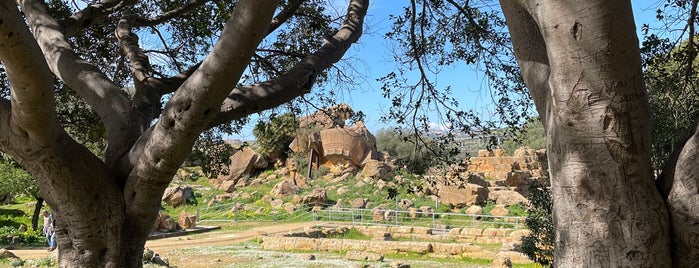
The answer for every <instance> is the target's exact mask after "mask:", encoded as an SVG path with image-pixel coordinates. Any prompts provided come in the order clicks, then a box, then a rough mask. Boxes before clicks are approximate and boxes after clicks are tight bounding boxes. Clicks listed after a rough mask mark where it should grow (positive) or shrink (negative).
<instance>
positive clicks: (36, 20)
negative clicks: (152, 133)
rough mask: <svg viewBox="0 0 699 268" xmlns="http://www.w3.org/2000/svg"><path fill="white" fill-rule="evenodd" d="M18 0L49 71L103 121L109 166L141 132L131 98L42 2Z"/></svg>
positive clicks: (126, 149) (106, 158)
mask: <svg viewBox="0 0 699 268" xmlns="http://www.w3.org/2000/svg"><path fill="white" fill-rule="evenodd" d="M20 2H21V6H22V10H23V11H24V14H25V16H26V18H27V20H28V21H29V24H30V25H31V26H32V29H33V32H34V37H35V38H36V40H37V41H38V43H39V47H41V50H42V51H43V52H44V58H45V59H46V62H47V63H48V66H49V68H50V69H51V71H53V73H54V74H55V75H56V76H58V78H60V79H61V80H62V81H63V82H65V84H66V85H67V86H68V87H70V88H71V89H73V90H75V91H76V92H77V93H78V94H79V95H80V96H81V97H82V98H83V99H84V100H85V101H86V102H87V103H88V104H90V106H92V108H93V109H95V112H96V113H97V115H98V116H99V117H100V119H101V121H102V123H103V124H104V126H105V129H106V131H107V141H108V144H109V146H108V147H107V149H106V151H105V161H106V162H107V164H108V165H109V166H110V167H112V166H113V165H114V164H115V163H116V161H117V159H119V158H121V156H123V155H124V154H125V153H126V152H128V150H129V148H130V147H131V145H132V144H133V143H134V142H135V141H136V139H137V137H138V136H139V135H140V128H138V124H133V122H138V121H140V120H141V119H140V118H139V117H138V115H137V114H136V113H134V112H132V109H131V104H130V101H129V99H128V98H127V97H126V96H125V95H124V94H122V92H121V90H120V88H119V87H117V86H116V85H115V84H114V83H113V82H112V81H111V80H109V78H107V76H106V75H105V74H104V73H102V72H101V71H100V70H99V68H97V67H95V66H94V65H92V64H90V63H88V62H86V61H84V60H82V59H80V57H79V56H78V55H77V54H76V53H75V52H74V51H73V49H72V47H71V45H70V43H69V42H68V40H67V38H66V36H65V35H64V34H63V33H62V32H61V31H60V27H59V25H58V23H57V22H56V20H55V19H53V18H52V17H50V16H49V15H48V13H47V7H46V4H45V3H43V2H40V1H38V0H21V1H20Z"/></svg>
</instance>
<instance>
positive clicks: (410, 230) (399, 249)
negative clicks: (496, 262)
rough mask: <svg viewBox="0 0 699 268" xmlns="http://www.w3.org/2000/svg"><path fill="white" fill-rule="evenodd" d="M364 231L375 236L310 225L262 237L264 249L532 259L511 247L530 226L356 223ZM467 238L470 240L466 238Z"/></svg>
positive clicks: (526, 260) (520, 261)
mask: <svg viewBox="0 0 699 268" xmlns="http://www.w3.org/2000/svg"><path fill="white" fill-rule="evenodd" d="M351 228H354V229H356V230H358V231H359V232H361V233H364V234H366V235H370V236H372V237H374V239H372V240H355V239H329V238H323V237H324V235H328V234H335V233H341V232H344V231H347V230H348V229H349V227H340V228H335V229H307V230H304V231H300V232H289V233H285V234H278V235H276V236H272V237H262V241H263V242H262V249H264V250H301V251H361V252H373V253H380V254H396V253H407V252H414V253H420V254H426V255H429V256H431V257H446V258H459V257H470V258H491V259H492V258H494V257H495V256H496V255H497V254H507V255H508V258H510V259H511V261H512V262H513V263H531V261H529V260H528V259H527V258H526V256H524V254H522V253H519V252H515V251H511V249H509V248H510V247H511V245H512V244H518V243H520V241H521V237H522V236H524V235H526V234H527V232H528V230H514V229H497V228H492V229H478V228H455V229H451V230H450V232H449V233H448V234H444V235H433V234H432V232H431V229H430V228H423V227H409V226H399V227H393V226H354V227H351ZM391 237H395V238H398V237H407V238H411V240H423V241H425V240H427V241H457V242H456V243H454V242H418V241H387V240H386V239H391ZM464 241H468V242H464ZM472 243H482V244H497V243H503V249H504V248H508V249H507V250H502V249H501V250H495V251H493V250H487V249H484V248H483V247H482V246H478V245H474V244H472Z"/></svg>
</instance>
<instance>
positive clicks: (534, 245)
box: [522, 184, 556, 266]
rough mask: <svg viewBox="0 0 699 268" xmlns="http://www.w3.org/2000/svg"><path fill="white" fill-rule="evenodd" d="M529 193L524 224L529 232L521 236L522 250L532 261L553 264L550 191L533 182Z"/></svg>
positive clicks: (553, 235)
mask: <svg viewBox="0 0 699 268" xmlns="http://www.w3.org/2000/svg"><path fill="white" fill-rule="evenodd" d="M529 193H530V194H529V202H531V207H530V208H529V209H528V210H527V212H528V213H529V215H528V216H527V219H526V221H525V223H524V224H525V225H526V226H527V228H528V229H529V230H530V231H531V233H530V234H529V235H528V236H525V237H523V238H522V252H523V253H524V254H526V255H527V257H529V259H531V260H532V261H534V262H536V263H539V264H541V265H544V266H550V265H553V249H554V239H555V236H556V233H555V229H554V227H553V219H552V214H551V210H552V208H553V200H552V199H551V192H550V191H549V190H548V189H547V188H546V187H543V186H542V185H536V184H533V185H532V186H531V187H530V188H529Z"/></svg>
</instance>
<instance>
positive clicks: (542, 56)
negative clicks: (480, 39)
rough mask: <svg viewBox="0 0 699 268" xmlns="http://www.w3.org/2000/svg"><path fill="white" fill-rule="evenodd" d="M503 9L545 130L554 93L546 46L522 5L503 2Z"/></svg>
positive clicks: (526, 82) (519, 61) (516, 55)
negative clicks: (550, 100)
mask: <svg viewBox="0 0 699 268" xmlns="http://www.w3.org/2000/svg"><path fill="white" fill-rule="evenodd" d="M500 6H501V7H502V10H503V13H504V14H505V19H506V21H507V28H508V29H509V32H510V38H511V40H512V45H513V47H514V52H515V57H516V58H517V62H518V63H519V68H520V72H521V73H522V77H523V78H524V82H525V84H526V85H527V88H529V92H530V93H531V96H532V98H533V99H534V104H535V106H536V109H537V112H538V113H539V118H540V119H541V121H542V123H543V125H544V127H546V122H547V118H546V114H547V113H546V109H547V108H546V106H547V96H548V95H549V92H550V91H551V89H550V86H549V82H548V81H549V75H550V73H551V68H550V66H549V60H548V55H547V52H546V43H545V42H544V39H543V36H542V35H541V32H540V31H539V27H538V25H537V23H536V21H535V20H534V17H533V16H532V15H531V14H529V13H528V12H527V10H525V9H524V8H523V7H522V6H521V5H520V4H518V3H514V2H513V1H508V0H501V1H500Z"/></svg>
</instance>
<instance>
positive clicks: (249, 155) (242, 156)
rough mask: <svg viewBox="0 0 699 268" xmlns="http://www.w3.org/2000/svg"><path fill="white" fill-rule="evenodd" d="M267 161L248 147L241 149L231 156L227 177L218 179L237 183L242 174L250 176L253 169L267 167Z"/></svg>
mask: <svg viewBox="0 0 699 268" xmlns="http://www.w3.org/2000/svg"><path fill="white" fill-rule="evenodd" d="M267 165H268V164H267V161H266V160H265V159H264V157H263V156H261V155H260V154H258V153H255V151H253V150H252V149H250V147H247V146H245V147H243V148H242V149H240V150H238V151H237V152H235V153H234V154H233V155H232V156H231V165H230V166H229V167H228V175H226V176H222V177H220V178H221V180H222V181H227V180H232V181H237V179H238V178H240V177H242V176H243V175H244V174H250V172H252V170H253V169H255V168H264V167H267Z"/></svg>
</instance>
